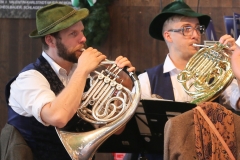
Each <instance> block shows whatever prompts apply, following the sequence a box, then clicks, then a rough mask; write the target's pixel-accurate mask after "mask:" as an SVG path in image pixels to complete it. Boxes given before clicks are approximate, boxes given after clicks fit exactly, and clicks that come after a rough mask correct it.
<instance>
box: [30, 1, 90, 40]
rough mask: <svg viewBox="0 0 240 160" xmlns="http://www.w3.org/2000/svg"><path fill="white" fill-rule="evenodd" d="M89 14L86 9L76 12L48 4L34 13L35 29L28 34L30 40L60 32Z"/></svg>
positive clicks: (67, 7)
mask: <svg viewBox="0 0 240 160" xmlns="http://www.w3.org/2000/svg"><path fill="white" fill-rule="evenodd" d="M88 14H89V11H88V9H86V8H82V9H79V10H76V9H74V8H72V7H70V6H67V5H63V4H58V3H55V4H50V5H47V6H45V7H43V8H41V9H39V10H38V11H37V13H36V25H37V29H36V30H35V31H33V32H32V33H30V34H29V37H31V38H39V37H43V36H45V35H48V34H51V33H54V32H58V31H61V30H63V29H66V28H68V27H70V26H72V25H73V24H75V23H77V22H79V21H81V20H82V19H84V18H85V17H87V16H88Z"/></svg>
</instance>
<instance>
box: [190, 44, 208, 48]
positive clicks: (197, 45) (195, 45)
mask: <svg viewBox="0 0 240 160" xmlns="http://www.w3.org/2000/svg"><path fill="white" fill-rule="evenodd" d="M193 46H194V47H204V48H207V47H209V46H206V45H202V44H196V43H193Z"/></svg>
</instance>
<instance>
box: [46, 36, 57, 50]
mask: <svg viewBox="0 0 240 160" xmlns="http://www.w3.org/2000/svg"><path fill="white" fill-rule="evenodd" d="M55 41H56V39H55V38H54V37H53V36H51V35H46V36H45V42H46V43H47V45H48V46H51V47H54V46H55V44H56V43H55Z"/></svg>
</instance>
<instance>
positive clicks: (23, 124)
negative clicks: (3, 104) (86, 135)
mask: <svg viewBox="0 0 240 160" xmlns="http://www.w3.org/2000/svg"><path fill="white" fill-rule="evenodd" d="M32 69H34V70H37V71H38V72H40V73H41V74H42V75H43V76H44V77H45V78H46V79H47V81H48V82H49V84H50V87H51V90H52V91H53V92H54V93H55V95H58V94H59V93H60V92H61V91H62V90H63V88H64V85H63V83H62V82H61V81H60V79H59V78H58V76H57V74H56V73H55V72H54V70H53V69H52V67H51V66H50V64H49V63H48V62H47V61H46V59H45V58H44V57H43V56H40V57H39V58H38V59H37V61H36V62H35V63H31V64H29V65H27V66H26V67H25V68H24V69H23V70H22V71H21V72H20V73H22V72H25V71H28V70H32ZM16 78H17V76H15V77H14V78H13V79H11V80H10V81H9V82H8V84H7V86H6V89H5V96H6V101H7V104H9V103H8V99H9V96H10V85H11V83H12V82H13V81H14V80H15V79H16ZM85 89H87V87H85ZM8 123H9V124H11V125H13V126H14V127H16V128H17V129H18V130H19V132H20V133H21V135H22V136H23V137H24V139H25V140H26V142H27V144H28V145H29V146H30V148H31V149H32V152H33V154H34V157H35V158H36V159H40V160H43V159H44V160H48V159H49V160H67V159H69V160H70V159H71V158H70V156H69V155H68V153H67V151H66V150H65V148H64V146H63V144H62V143H61V141H60V139H59V137H58V135H57V133H56V130H55V128H54V127H53V126H44V125H43V124H42V123H40V122H38V121H37V120H36V118H35V117H33V116H31V117H25V116H22V115H19V114H18V113H16V112H15V111H14V110H13V109H12V108H11V106H8ZM64 129H66V130H68V131H89V130H92V129H93V127H92V126H91V125H90V124H88V123H86V122H84V121H83V120H82V119H80V118H78V117H77V115H75V116H74V117H73V118H72V119H71V120H70V121H69V123H68V124H67V125H66V127H65V128H64Z"/></svg>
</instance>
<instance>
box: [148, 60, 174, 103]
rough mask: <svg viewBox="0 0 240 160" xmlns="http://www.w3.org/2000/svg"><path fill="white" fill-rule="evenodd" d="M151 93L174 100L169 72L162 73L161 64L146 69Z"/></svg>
mask: <svg viewBox="0 0 240 160" xmlns="http://www.w3.org/2000/svg"><path fill="white" fill-rule="evenodd" d="M146 71H147V74H148V77H149V81H150V86H151V92H152V94H157V95H159V96H161V97H162V98H164V99H169V100H173V101H174V100H175V98H174V93H173V87H172V81H171V77H170V73H169V72H168V73H163V64H160V65H158V66H156V67H153V68H150V69H147V70H146Z"/></svg>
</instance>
